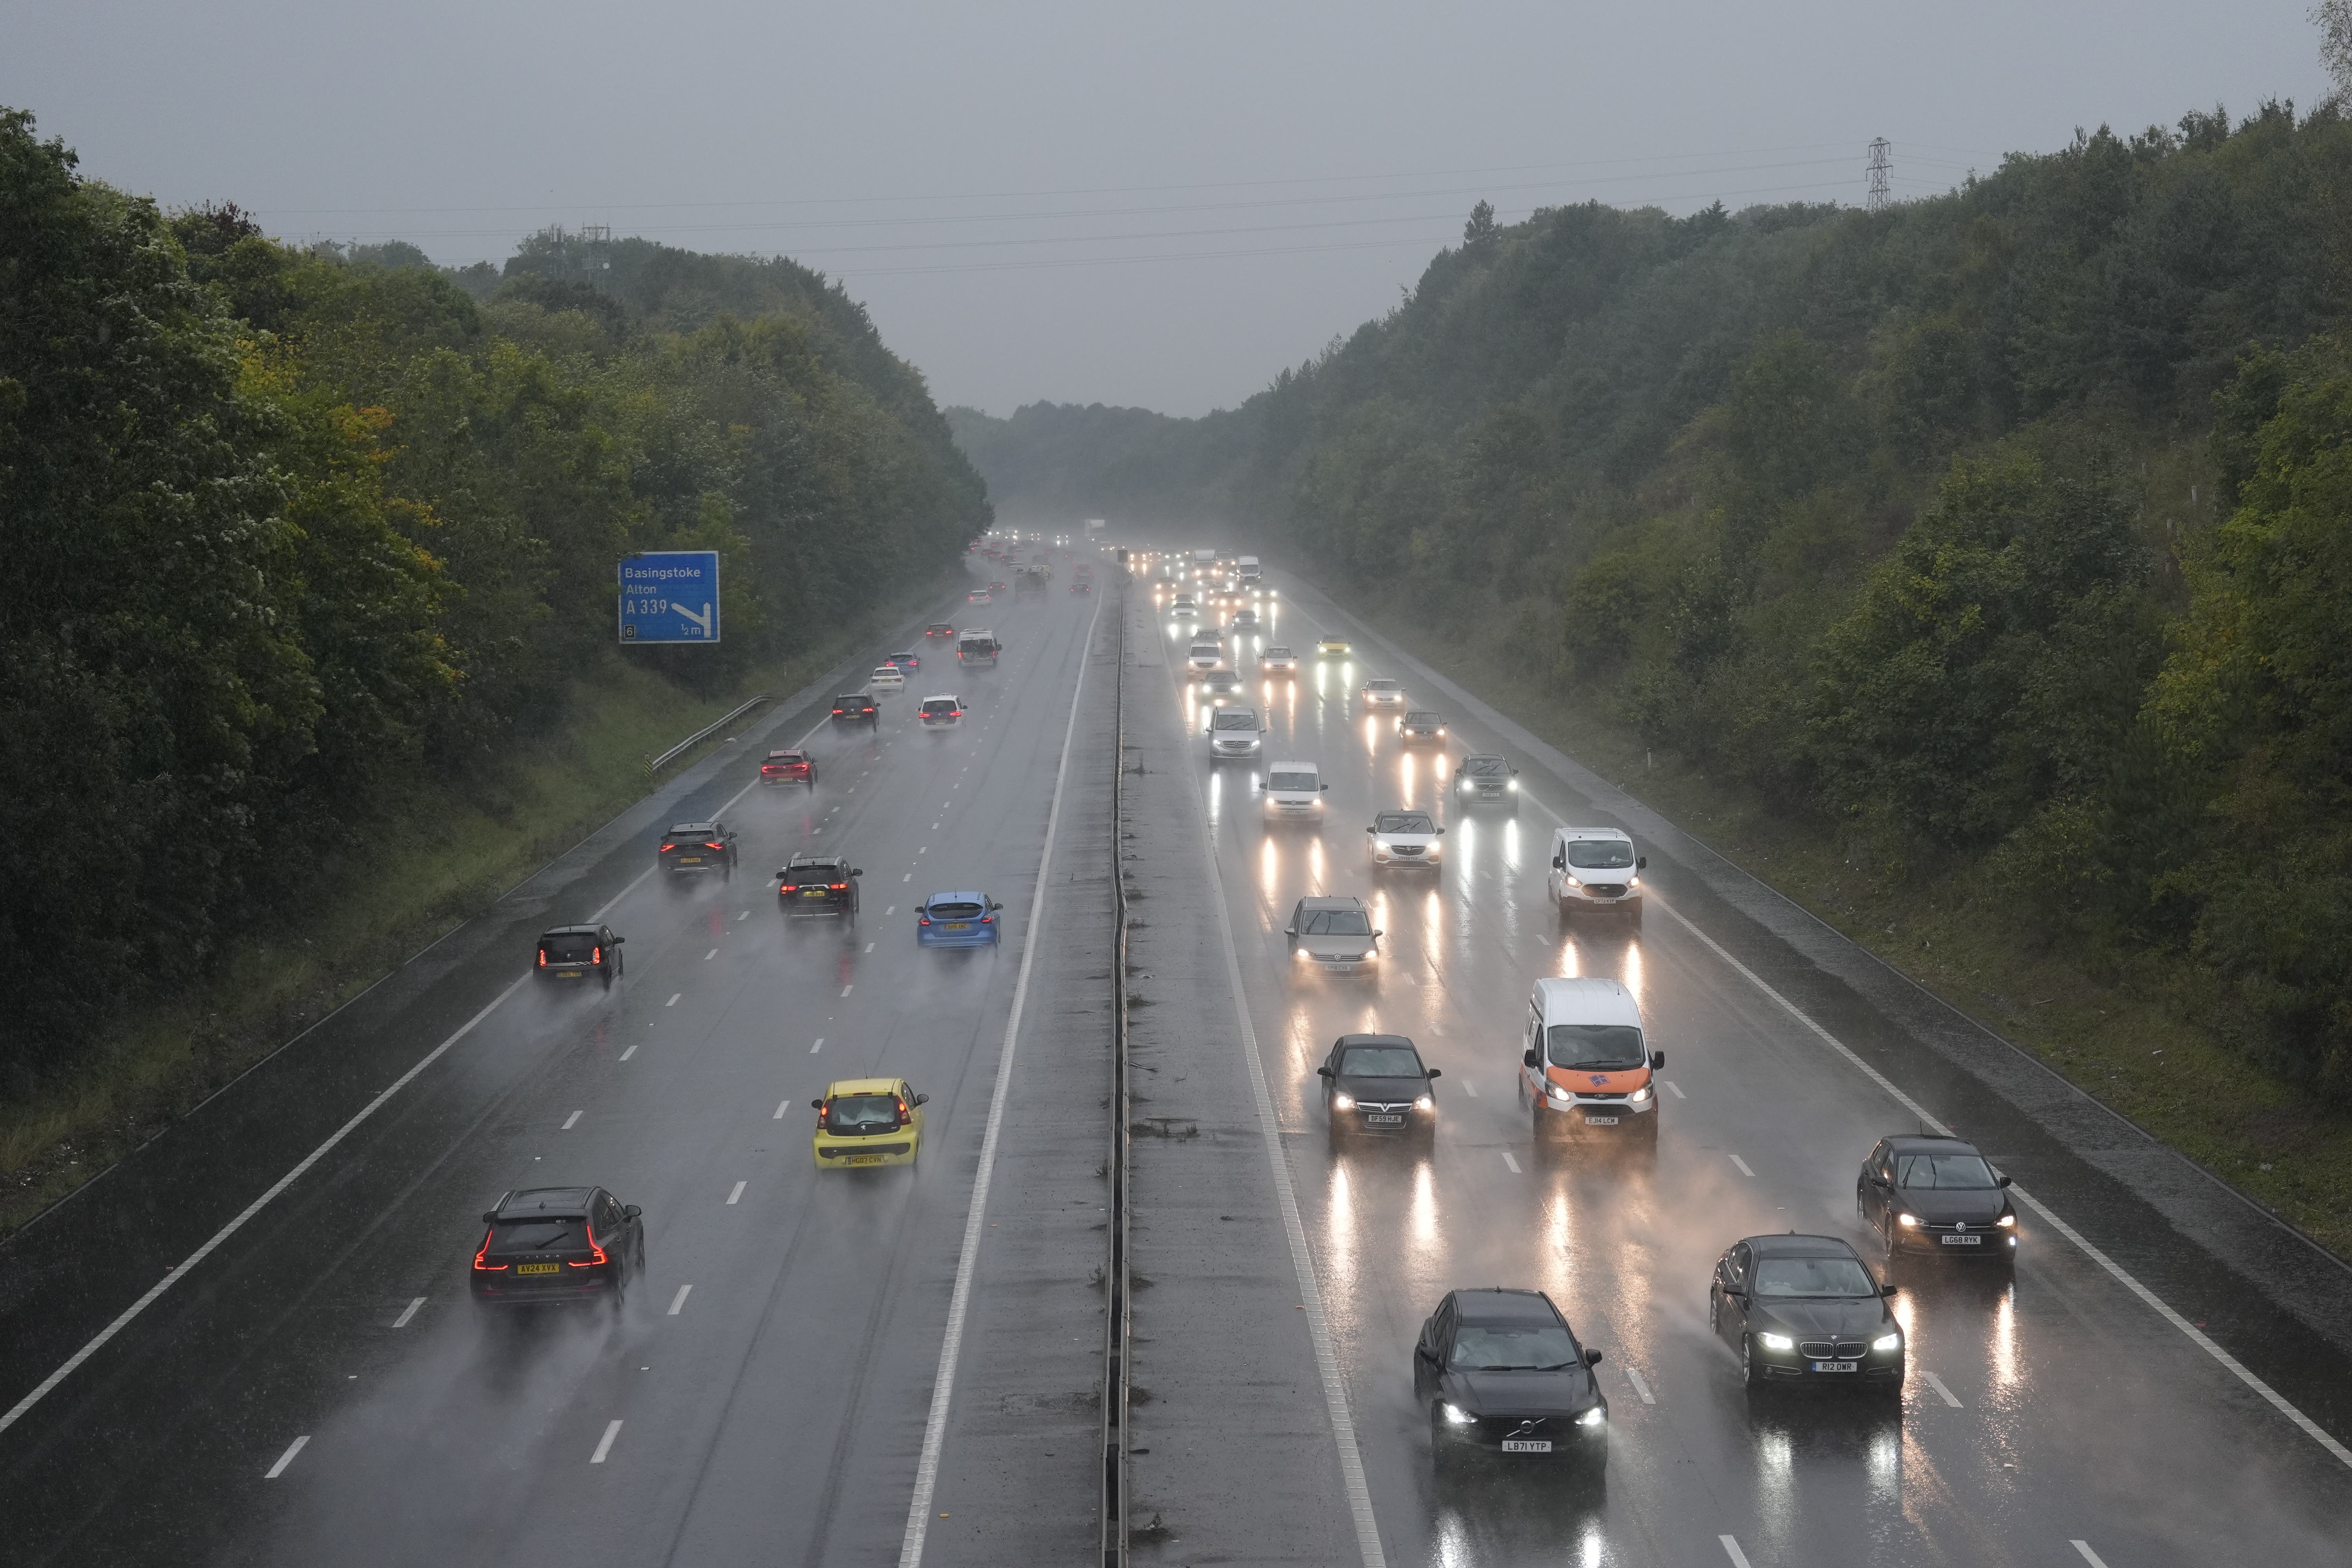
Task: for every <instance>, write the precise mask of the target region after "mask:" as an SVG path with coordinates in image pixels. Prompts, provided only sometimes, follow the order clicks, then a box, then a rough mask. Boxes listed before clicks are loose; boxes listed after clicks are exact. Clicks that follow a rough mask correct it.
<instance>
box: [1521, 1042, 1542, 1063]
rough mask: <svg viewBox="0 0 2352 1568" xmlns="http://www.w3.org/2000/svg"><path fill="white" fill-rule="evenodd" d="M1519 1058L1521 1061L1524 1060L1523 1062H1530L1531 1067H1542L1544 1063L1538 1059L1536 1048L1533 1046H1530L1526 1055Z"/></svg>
mask: <svg viewBox="0 0 2352 1568" xmlns="http://www.w3.org/2000/svg"><path fill="white" fill-rule="evenodd" d="M1519 1060H1521V1061H1523V1062H1525V1063H1527V1064H1528V1066H1529V1067H1531V1068H1532V1067H1541V1066H1542V1065H1543V1064H1542V1063H1541V1062H1540V1061H1538V1059H1537V1058H1536V1048H1535V1047H1533V1046H1529V1047H1528V1048H1527V1053H1526V1054H1525V1055H1524V1056H1522V1057H1520V1058H1519Z"/></svg>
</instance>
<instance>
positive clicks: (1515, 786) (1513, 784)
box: [1503, 779, 1519, 795]
mask: <svg viewBox="0 0 2352 1568" xmlns="http://www.w3.org/2000/svg"><path fill="white" fill-rule="evenodd" d="M1503 787H1504V788H1505V789H1507V790H1509V791H1510V792H1511V793H1512V794H1514V795H1517V793H1518V790H1519V781H1518V780H1517V779H1513V780H1511V781H1510V782H1509V783H1508V784H1505V785H1504V786H1503Z"/></svg>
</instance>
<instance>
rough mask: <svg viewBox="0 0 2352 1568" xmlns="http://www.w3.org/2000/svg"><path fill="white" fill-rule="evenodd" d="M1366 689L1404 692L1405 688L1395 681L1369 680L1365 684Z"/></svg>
mask: <svg viewBox="0 0 2352 1568" xmlns="http://www.w3.org/2000/svg"><path fill="white" fill-rule="evenodd" d="M1364 689H1365V690H1367V691H1402V690H1403V689H1404V688H1403V687H1402V686H1401V685H1399V684H1398V683H1397V682H1395V681H1393V680H1368V681H1366V682H1364Z"/></svg>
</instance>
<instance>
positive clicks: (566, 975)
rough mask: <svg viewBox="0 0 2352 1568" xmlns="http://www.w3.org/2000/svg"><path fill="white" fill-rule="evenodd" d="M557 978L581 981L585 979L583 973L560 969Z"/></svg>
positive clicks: (575, 970)
mask: <svg viewBox="0 0 2352 1568" xmlns="http://www.w3.org/2000/svg"><path fill="white" fill-rule="evenodd" d="M555 977H556V978H557V979H558V980H579V979H582V978H583V974H582V973H581V972H580V971H579V970H577V969H559V970H557V971H556V972H555Z"/></svg>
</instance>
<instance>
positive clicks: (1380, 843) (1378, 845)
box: [1372, 838, 1389, 855]
mask: <svg viewBox="0 0 2352 1568" xmlns="http://www.w3.org/2000/svg"><path fill="white" fill-rule="evenodd" d="M1372 848H1373V849H1374V850H1375V851H1376V852H1377V853H1379V854H1382V855H1385V854H1387V853H1388V852H1389V841H1388V840H1387V839H1385V838H1375V839H1373V840H1372Z"/></svg>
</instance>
